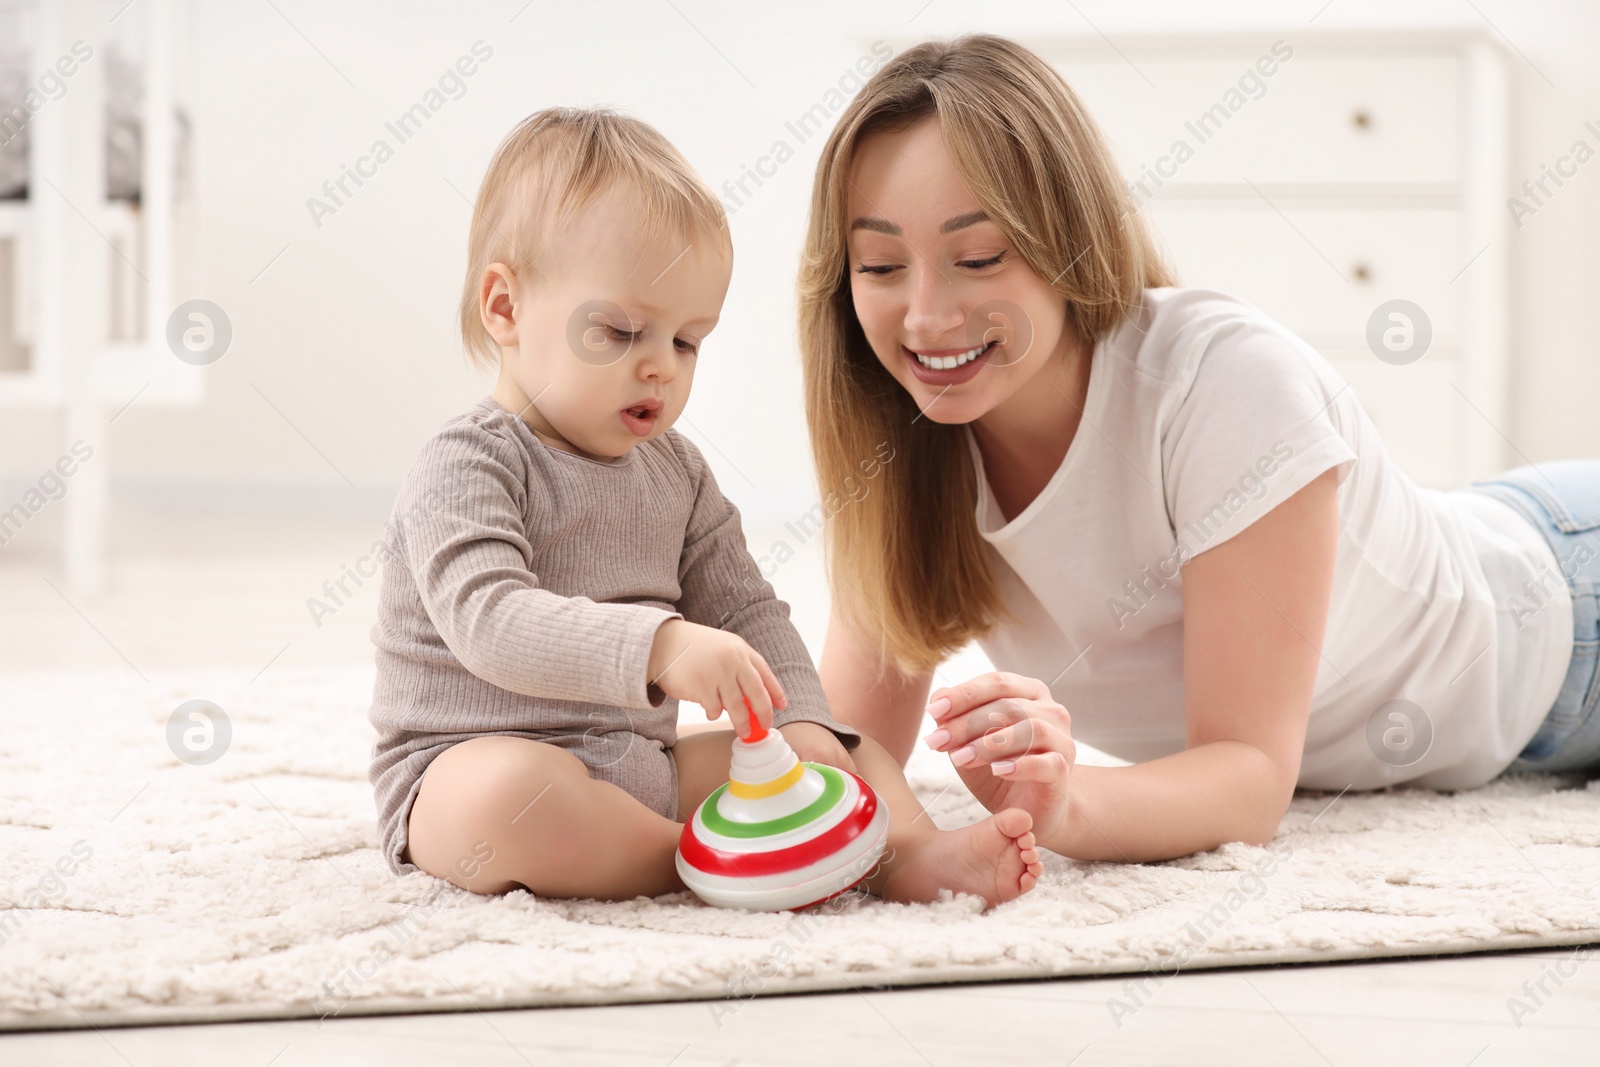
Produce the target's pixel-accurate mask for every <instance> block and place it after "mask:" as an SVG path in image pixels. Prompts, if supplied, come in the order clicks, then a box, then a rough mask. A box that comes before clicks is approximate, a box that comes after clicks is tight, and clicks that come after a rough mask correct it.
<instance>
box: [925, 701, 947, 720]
mask: <svg viewBox="0 0 1600 1067" xmlns="http://www.w3.org/2000/svg"><path fill="white" fill-rule="evenodd" d="M949 710H950V698H949V697H940V698H939V699H938V700H935V701H934V702H933V703H931V704H929V705H928V714H929V715H932V716H933V717H934V718H935V719H937V718H938V717H939V716H941V715H943V714H945V713H946V712H948V711H949Z"/></svg>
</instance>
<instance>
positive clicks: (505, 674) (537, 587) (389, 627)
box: [369, 396, 859, 873]
mask: <svg viewBox="0 0 1600 1067" xmlns="http://www.w3.org/2000/svg"><path fill="white" fill-rule="evenodd" d="M380 558H382V559H383V561H384V569H383V580H382V585H381V587H380V593H379V605H378V621H377V623H376V624H375V625H374V626H373V628H372V641H373V644H374V645H375V646H376V661H377V683H376V686H375V687H374V691H373V698H372V707H371V710H370V712H369V715H370V718H371V720H372V723H373V725H374V726H375V727H376V728H377V731H378V740H377V743H376V745H375V746H374V748H373V758H372V767H371V771H370V775H369V776H370V778H371V780H372V784H373V788H374V790H375V794H376V801H377V807H378V829H379V835H380V838H381V847H382V849H383V854H384V857H385V859H386V860H387V861H388V863H389V866H390V868H391V869H392V870H394V871H395V872H396V873H405V872H408V871H413V870H416V867H414V866H413V865H412V864H411V863H409V862H408V861H407V860H406V859H405V858H404V856H405V848H406V823H407V819H408V818H409V816H410V812H411V803H412V801H413V800H414V799H415V798H416V794H417V787H418V785H419V784H420V782H421V779H422V775H423V772H424V771H426V770H427V767H428V764H429V763H431V762H432V761H433V759H434V758H435V757H437V756H438V755H439V754H440V753H441V752H443V751H445V749H447V748H449V747H450V746H451V745H454V744H457V743H459V742H461V741H465V740H467V739H469V738H473V737H479V736H482V735H484V734H509V735H513V736H518V737H527V738H531V739H534V740H538V741H545V742H549V743H551V744H556V745H560V746H561V747H562V748H565V749H567V750H569V751H571V752H572V753H573V754H574V755H576V756H577V757H578V758H579V759H581V760H583V762H584V763H585V764H586V765H587V766H588V768H589V771H590V774H591V775H593V776H594V777H597V778H601V779H604V780H606V781H610V782H613V783H615V784H616V785H618V786H621V787H622V788H623V789H626V790H627V791H628V792H629V793H631V794H632V795H633V796H634V797H636V798H638V799H639V800H640V801H641V802H642V803H644V804H645V805H646V806H648V807H650V808H651V809H653V810H655V811H657V812H659V813H661V814H662V815H665V816H667V817H668V818H673V819H681V818H682V817H683V814H682V813H680V812H679V811H678V810H677V808H678V805H677V768H676V766H675V765H674V763H673V760H672V753H671V746H672V745H673V744H674V743H675V742H676V740H677V719H678V709H677V703H678V702H677V701H676V700H675V699H673V698H670V697H667V696H666V694H665V693H663V692H662V691H661V690H660V689H659V688H658V687H656V686H655V685H653V684H649V683H648V682H647V680H646V666H647V664H648V661H649V657H650V648H651V644H652V642H653V641H654V638H655V632H656V629H657V628H658V627H659V626H660V625H661V624H662V623H663V622H665V621H666V620H667V619H671V618H684V619H687V620H689V621H690V622H696V623H701V624H703V625H706V626H714V627H719V628H721V629H724V630H729V631H731V632H733V633H737V634H738V635H739V636H741V637H743V638H744V639H745V640H746V641H748V642H749V643H750V645H751V647H753V648H754V649H755V650H756V651H757V652H759V653H760V654H761V655H762V657H763V658H764V659H766V661H767V663H768V665H769V666H771V668H772V670H773V673H775V674H776V675H777V676H778V680H779V682H780V683H781V684H782V685H783V689H784V693H785V695H786V696H787V698H788V707H787V708H785V709H784V710H782V711H778V712H777V713H776V714H775V715H774V720H775V722H776V724H777V725H783V724H785V723H790V722H797V721H810V722H816V723H820V724H822V725H824V726H827V727H828V728H829V729H831V730H833V731H834V732H835V733H836V734H837V735H838V736H839V738H840V740H841V741H842V742H843V743H844V744H845V745H846V747H849V748H853V747H855V745H856V744H857V743H858V742H859V735H857V734H856V732H855V731H854V730H851V729H850V728H849V727H845V726H841V725H839V724H837V723H835V722H834V721H833V718H832V716H831V715H830V714H829V711H828V705H827V701H826V699H825V698H824V696H823V692H822V685H821V682H820V681H819V680H818V678H817V673H816V669H815V667H814V666H813V664H812V661H811V656H810V653H809V652H808V651H807V650H806V647H805V644H804V643H803V642H802V641H801V640H800V635H799V633H798V632H797V631H796V630H795V628H794V624H793V623H792V622H791V621H790V619H789V606H788V605H787V604H786V603H784V602H783V601H781V600H779V599H777V597H776V595H775V593H774V590H773V588H772V585H771V584H770V583H769V582H767V581H766V580H765V579H764V578H763V577H762V576H761V573H760V570H759V569H758V568H757V566H756V563H755V560H753V559H752V558H751V556H750V553H749V551H748V550H747V549H746V547H745V541H744V534H743V531H742V529H741V525H740V521H739V512H738V510H737V509H736V508H735V507H734V506H733V504H731V503H730V502H729V501H728V500H727V499H726V498H725V497H723V495H722V494H721V492H720V491H719V490H718V488H717V484H716V481H715V479H714V478H713V477H712V473H711V469H710V467H709V466H707V464H706V462H705V459H704V458H703V457H702V456H701V454H700V451H699V449H697V448H696V447H695V445H694V444H693V442H691V441H689V440H688V439H687V438H685V437H683V436H682V435H680V434H679V433H678V432H677V431H675V430H668V431H667V432H666V433H664V434H662V435H660V436H659V437H656V438H653V439H651V440H649V441H646V442H644V443H643V444H640V445H637V446H635V447H634V449H633V450H632V451H631V452H629V453H627V454H626V455H625V456H623V457H621V458H620V459H618V460H614V461H609V462H607V461H602V460H594V459H589V458H587V457H584V456H578V455H575V454H573V453H570V452H565V451H562V450H561V449H558V448H554V447H552V446H550V445H547V444H545V443H544V442H543V441H541V440H539V438H538V437H537V436H535V435H534V433H533V431H532V429H530V428H529V427H528V425H527V423H525V422H524V421H523V420H522V419H520V418H518V417H517V416H516V415H514V414H512V413H511V412H509V411H507V410H506V409H505V408H503V407H501V406H500V404H499V403H498V402H497V401H495V400H494V398H493V397H488V396H486V397H484V398H483V399H482V400H480V401H479V402H478V403H477V404H476V405H475V406H474V407H473V408H472V409H471V410H470V411H468V412H466V413H464V414H462V415H458V416H456V417H455V418H452V419H451V420H450V421H449V422H447V423H445V425H444V426H443V427H442V428H441V429H440V431H439V433H438V434H436V435H435V436H434V437H433V438H432V439H431V440H429V441H428V442H427V444H425V445H424V446H423V449H422V451H421V453H420V455H419V456H418V457H417V461H416V463H415V464H414V465H413V466H412V468H411V470H410V471H409V473H408V474H407V475H406V478H405V480H404V482H403V483H402V486H401V489H400V494H399V497H398V498H397V499H396V501H395V505H394V510H393V512H392V514H391V517H390V520H389V525H388V528H387V532H386V537H385V541H384V551H383V552H382V553H380Z"/></svg>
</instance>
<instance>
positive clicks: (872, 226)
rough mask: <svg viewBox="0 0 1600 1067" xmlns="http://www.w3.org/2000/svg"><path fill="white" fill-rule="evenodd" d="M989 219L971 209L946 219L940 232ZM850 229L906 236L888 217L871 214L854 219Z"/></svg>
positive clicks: (964, 227)
mask: <svg viewBox="0 0 1600 1067" xmlns="http://www.w3.org/2000/svg"><path fill="white" fill-rule="evenodd" d="M988 219H989V216H988V215H987V214H986V213H984V212H982V211H969V212H967V213H966V214H964V215H956V216H953V217H951V218H948V219H945V220H944V224H943V225H941V226H940V227H939V232H940V233H955V232H956V231H957V230H964V229H966V228H967V227H968V226H974V225H976V224H978V223H980V222H987V221H988ZM850 229H851V230H872V231H874V232H876V233H886V234H888V235H889V236H890V237H902V236H904V234H903V233H902V232H901V230H900V227H898V226H896V225H895V224H894V223H892V222H890V221H889V220H888V219H880V218H876V217H874V216H871V215H862V216H860V217H858V218H856V219H854V220H853V221H852V222H851V223H850Z"/></svg>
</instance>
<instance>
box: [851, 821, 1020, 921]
mask: <svg viewBox="0 0 1600 1067" xmlns="http://www.w3.org/2000/svg"><path fill="white" fill-rule="evenodd" d="M1042 873H1044V864H1043V863H1041V862H1040V860H1039V850H1038V848H1036V847H1035V841H1034V838H1033V816H1031V815H1029V814H1028V813H1027V812H1026V811H1023V810H1022V809H1021V808H1007V809H1006V810H1005V811H1002V812H999V813H998V814H995V815H991V816H989V817H988V818H987V819H985V820H983V821H982V822H980V823H974V824H972V825H971V826H965V827H962V828H961V829H959V830H941V831H938V832H937V833H935V834H933V835H931V836H929V837H927V838H925V839H923V841H922V842H921V843H920V845H918V846H916V847H915V850H914V851H913V850H909V849H907V850H903V851H902V852H901V853H900V855H898V856H896V857H895V862H894V866H893V868H892V869H891V870H890V871H889V872H888V877H887V878H886V879H885V881H884V883H883V899H885V900H893V901H897V902H900V903H920V902H923V901H929V900H937V899H939V890H941V889H949V890H953V891H955V892H957V893H974V894H976V895H978V896H980V897H982V898H983V899H984V900H986V901H988V903H989V906H990V907H993V906H994V905H996V904H1003V903H1005V902H1006V901H1008V900H1012V899H1014V898H1016V897H1019V896H1021V895H1022V894H1024V893H1026V892H1027V891H1028V890H1030V889H1032V888H1033V886H1034V883H1036V882H1037V881H1038V880H1039V875H1041V874H1042Z"/></svg>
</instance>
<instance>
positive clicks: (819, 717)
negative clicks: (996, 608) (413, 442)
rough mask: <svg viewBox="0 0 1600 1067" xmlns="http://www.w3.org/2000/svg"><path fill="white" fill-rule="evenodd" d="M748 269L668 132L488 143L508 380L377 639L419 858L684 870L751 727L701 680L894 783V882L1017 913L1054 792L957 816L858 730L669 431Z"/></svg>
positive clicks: (517, 876)
mask: <svg viewBox="0 0 1600 1067" xmlns="http://www.w3.org/2000/svg"><path fill="white" fill-rule="evenodd" d="M732 262H733V256H732V248H731V246H730V243H729V238H728V230H727V222H726V219H725V217H724V215H723V211H722V207H721V205H720V204H719V203H718V202H717V199H716V197H715V196H714V195H713V194H712V193H711V191H710V190H709V189H708V188H707V187H706V186H705V184H704V183H703V182H702V181H701V179H700V178H699V176H698V175H696V174H695V173H694V171H693V170H692V169H691V168H690V167H689V165H688V163H687V162H686V161H685V160H684V159H683V157H682V156H681V155H680V154H679V153H678V152H677V150H676V149H674V148H673V147H672V145H670V144H669V143H668V142H667V141H666V139H665V138H663V137H662V136H661V135H660V134H659V133H658V132H657V131H656V130H655V129H653V128H652V127H650V126H648V125H646V124H644V123H642V122H639V121H637V120H634V119H630V118H626V117H623V116H620V115H617V114H615V113H613V112H609V111H598V110H577V109H569V108H558V109H551V110H547V111H541V112H539V113H537V114H534V115H532V116H530V117H529V118H528V119H526V120H524V121H523V122H522V123H521V124H520V125H519V126H518V127H517V128H516V129H515V130H513V131H512V133H511V134H510V135H509V136H508V137H507V138H506V139H505V141H504V142H503V143H502V144H501V145H500V148H499V149H498V151H497V152H496V154H495V157H494V159H493V160H492V161H491V162H490V165H489V170H488V173H487V174H486V175H485V177H484V180H483V186H482V188H481V189H480V190H479V193H478V201H477V205H476V208H475V210H474V214H473V219H472V227H471V236H470V242H469V247H468V267H467V278H466V286H465V291H464V293H463V298H462V302H461V329H462V333H463V337H464V339H465V341H466V343H467V346H468V350H469V352H470V353H471V354H472V357H473V358H474V359H475V360H477V361H478V362H479V363H480V364H481V365H483V366H485V367H487V368H490V369H494V368H496V367H497V368H498V369H497V373H498V379H497V381H496V383H495V386H494V391H493V392H492V393H491V394H490V395H488V396H486V397H484V398H483V399H482V400H480V401H479V402H478V403H477V404H476V405H475V406H474V407H473V408H472V409H471V410H470V411H468V412H466V413H465V414H463V415H459V416H457V417H455V418H453V419H451V420H450V421H449V422H447V423H445V424H444V426H443V428H442V429H441V430H440V431H439V433H438V434H437V435H436V436H434V437H433V438H432V439H431V440H430V441H428V442H427V443H426V444H425V445H424V446H423V448H422V452H421V454H420V455H419V456H418V458H417V462H416V464H415V466H413V467H412V469H411V471H410V472H409V473H408V475H407V477H406V479H405V482H404V485H403V487H402V489H401V492H400V496H399V499H398V500H397V501H396V503H395V509H394V516H393V518H392V519H391V522H390V529H389V534H388V552H387V553H386V561H387V565H386V566H385V568H384V572H383V584H382V592H381V595H380V601H379V617H378V622H377V624H376V625H375V626H374V627H373V630H372V639H373V642H374V644H375V645H376V646H377V657H376V658H377V668H378V678H377V685H376V688H375V691H374V694H373V701H372V708H371V718H372V722H373V724H374V725H375V726H376V727H377V730H378V741H377V744H376V746H375V748H374V752H373V763H372V769H371V779H372V783H373V786H374V788H375V790H376V794H377V803H378V809H379V824H380V832H381V836H382V847H383V851H384V856H385V858H386V859H387V861H388V863H389V866H390V867H391V869H393V870H394V871H395V872H397V873H404V872H408V871H412V870H416V869H419V868H420V869H421V870H424V871H426V872H428V873H429V874H432V875H434V876H436V877H439V878H443V879H447V880H448V881H450V882H453V883H454V884H456V885H458V886H461V887H463V888H465V889H469V890H472V891H474V892H478V893H502V892H506V891H508V890H511V889H516V888H519V887H526V888H527V889H529V890H531V891H532V892H534V893H536V894H542V895H545V896H550V897H578V898H598V899H606V900H620V899H628V898H632V897H636V896H639V895H641V894H643V895H649V896H654V895H657V894H660V893H666V892H671V891H674V890H681V889H682V888H683V883H682V881H680V880H679V878H678V874H677V870H676V868H675V865H674V863H673V855H674V851H675V848H676V846H677V841H678V836H679V834H680V832H681V831H682V826H681V825H680V822H681V820H683V819H684V818H686V817H687V816H688V815H689V814H690V813H692V812H693V811H694V809H695V807H696V806H697V805H698V804H699V803H700V802H701V801H702V800H703V799H704V798H705V797H706V796H707V795H708V794H709V793H710V792H711V791H712V790H713V789H715V788H716V787H717V786H718V785H720V784H721V783H722V782H723V781H725V780H726V778H727V775H728V763H729V754H730V748H729V745H730V742H731V741H732V740H733V737H734V733H733V731H731V730H707V731H703V732H700V733H693V734H688V735H686V736H684V737H681V738H680V737H679V736H678V732H677V719H678V714H677V705H678V701H679V700H688V701H692V702H694V703H696V704H699V705H701V706H702V707H703V708H704V709H705V711H706V714H707V717H708V718H716V717H717V716H719V715H720V714H721V713H722V712H723V711H727V712H728V713H729V716H730V719H731V720H732V722H733V723H734V724H735V725H736V727H737V728H738V730H739V732H740V733H744V732H746V731H747V728H748V722H749V719H748V717H749V715H751V714H754V715H755V717H756V719H757V720H759V721H760V722H761V723H762V724H763V725H764V726H776V728H777V729H779V730H780V731H781V732H782V733H783V735H784V737H785V738H786V739H787V741H788V742H789V744H790V745H791V746H792V747H793V748H794V750H795V752H796V753H797V754H798V755H799V757H800V758H801V759H802V760H811V761H815V762H819V763H826V764H831V765H833V766H836V767H841V768H844V769H846V770H851V771H854V772H855V773H857V774H859V775H860V776H861V777H862V778H863V779H865V780H866V781H867V782H868V783H869V784H871V785H872V787H873V788H874V789H875V790H877V792H878V794H879V796H880V797H881V798H882V799H883V800H884V802H885V803H886V804H887V805H888V807H889V810H890V812H891V814H892V822H891V827H890V831H889V842H888V848H887V849H886V851H885V853H884V859H883V860H882V862H881V863H879V865H878V866H877V867H876V868H875V869H874V870H873V872H872V873H871V875H870V876H869V877H868V879H867V883H866V884H867V886H868V888H869V889H871V890H872V891H873V892H875V893H877V894H879V895H880V896H882V897H884V898H886V899H889V900H897V901H922V900H930V899H934V898H936V897H937V896H938V894H939V891H940V890H941V889H951V890H954V891H957V892H969V893H975V894H978V895H979V896H982V897H983V898H984V899H985V900H987V901H988V902H989V903H990V904H995V903H998V902H1000V901H1004V900H1009V899H1011V898H1013V897H1016V896H1018V895H1019V894H1021V893H1024V892H1026V891H1027V890H1028V889H1030V888H1032V886H1033V885H1034V882H1035V880H1036V879H1037V878H1038V876H1039V874H1040V872H1041V870H1042V868H1041V865H1040V862H1039V853H1038V850H1037V848H1036V847H1035V843H1034V836H1033V833H1032V832H1031V827H1032V819H1031V817H1030V816H1029V815H1028V813H1027V812H1025V811H1022V810H1020V809H1008V810H1005V811H1001V812H1000V813H998V814H996V815H993V816H991V817H990V818H988V819H987V820H985V821H984V822H981V823H978V824H975V825H972V826H968V827H966V828H964V829H960V830H954V831H941V830H939V829H938V828H937V827H935V826H934V824H933V820H932V819H930V818H928V817H926V814H925V813H924V811H923V810H922V807H921V805H920V804H918V802H917V800H916V798H915V796H913V794H912V792H911V789H910V788H909V786H907V784H906V781H905V778H904V776H903V775H902V773H901V771H900V768H899V765H898V764H897V763H896V762H895V761H894V759H893V758H892V757H890V756H889V755H888V754H887V753H886V752H885V751H884V750H883V749H882V748H880V747H879V746H878V745H877V744H875V743H874V742H873V741H872V740H871V739H869V738H865V737H862V736H860V735H859V734H857V733H856V731H854V730H852V729H850V728H849V727H846V726H842V725H840V724H838V723H836V722H834V721H833V718H832V717H831V715H830V714H829V712H828V702H827V699H826V698H825V697H824V695H823V692H822V687H821V683H820V681H819V679H818V677H817V673H816V671H815V669H814V668H813V666H812V663H811V658H810V654H809V653H808V652H807V650H806V647H805V645H804V644H803V643H802V642H801V640H800V637H799V634H798V633H797V632H796V631H795V629H794V626H793V624H792V623H791V622H790V621H789V608H788V605H787V604H785V603H784V602H783V601H781V600H778V599H777V598H776V596H775V594H774V591H773V588H772V586H771V585H770V584H769V583H768V582H766V581H765V580H764V579H763V578H762V577H761V574H760V572H759V570H758V568H757V566H756V563H755V561H754V560H753V559H752V558H751V557H750V554H749V552H748V551H747V549H746V547H745V542H744V535H743V532H742V530H741V527H740V521H739V513H738V511H737V510H736V509H735V508H734V506H733V505H732V504H731V503H729V502H728V501H727V500H726V499H725V498H724V497H723V496H722V494H721V492H720V491H719V490H718V488H717V483H716V481H715V479H714V478H713V477H712V474H711V469H710V468H709V467H708V466H707V465H706V462H705V460H704V458H702V456H701V454H700V452H699V450H698V449H697V448H696V447H695V445H694V444H693V443H692V442H691V441H689V439H688V438H686V437H683V436H682V435H680V434H679V433H677V432H676V431H674V430H673V429H672V425H673V423H674V422H675V421H676V420H677V418H678V416H679V414H680V413H681V412H682V411H683V409H684V405H685V404H686V403H687V402H688V399H689V387H690V383H691V381H692V380H693V378H694V372H695V364H696V362H697V360H698V359H699V353H700V347H701V345H702V344H703V343H704V342H705V339H706V336H707V335H708V334H709V333H710V332H711V330H712V328H713V327H714V326H715V325H716V323H717V317H718V315H719V314H720V312H721V309H722V301H723V297H724V295H725V294H726V292H727V289H728V280H729V276H730V273H731V270H732ZM747 702H748V709H747V706H746V703H747Z"/></svg>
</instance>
